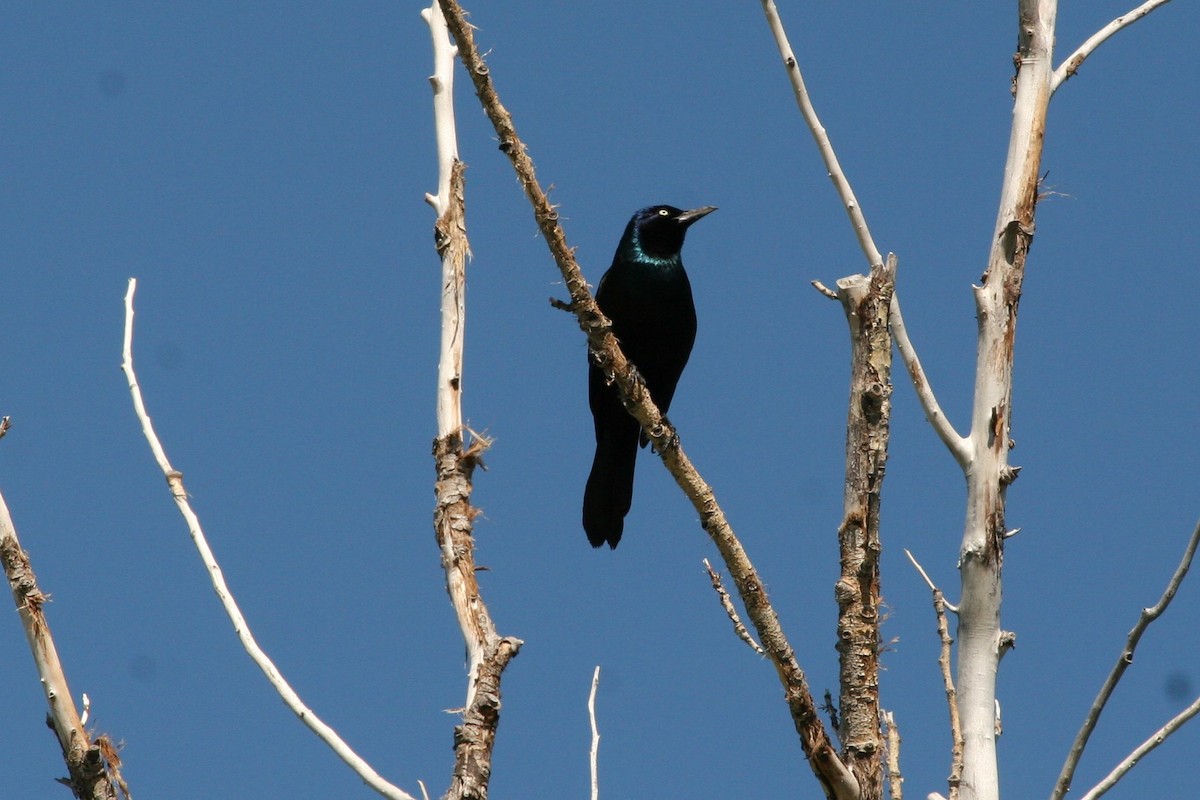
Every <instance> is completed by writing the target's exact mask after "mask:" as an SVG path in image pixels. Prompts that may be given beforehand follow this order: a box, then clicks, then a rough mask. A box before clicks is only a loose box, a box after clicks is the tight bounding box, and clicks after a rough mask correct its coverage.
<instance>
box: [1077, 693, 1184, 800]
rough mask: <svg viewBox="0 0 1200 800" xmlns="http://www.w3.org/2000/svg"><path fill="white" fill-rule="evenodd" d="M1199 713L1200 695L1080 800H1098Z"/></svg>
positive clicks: (1136, 748)
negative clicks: (1097, 799) (1148, 754)
mask: <svg viewBox="0 0 1200 800" xmlns="http://www.w3.org/2000/svg"><path fill="white" fill-rule="evenodd" d="M1197 713H1200V697H1197V698H1196V699H1195V700H1193V701H1192V704H1191V705H1190V706H1188V707H1187V708H1185V709H1184V710H1183V711H1180V712H1179V713H1178V714H1176V715H1175V716H1174V717H1172V718H1171V719H1170V721H1168V722H1167V724H1166V725H1163V726H1162V727H1161V728H1159V729H1158V730H1157V731H1155V732H1154V734H1153V735H1152V736H1151V737H1150V738H1149V739H1147V740H1146V741H1144V742H1142V743H1141V744H1139V745H1138V746H1137V747H1135V748H1134V749H1133V752H1132V753H1130V754H1129V755H1127V756H1126V757H1125V758H1124V759H1123V760H1122V761H1121V763H1120V764H1117V766H1116V767H1114V768H1113V771H1112V772H1110V773H1108V775H1106V776H1105V777H1104V780H1102V781H1100V782H1099V783H1098V784H1096V785H1095V786H1093V787H1092V788H1091V789H1089V790H1088V791H1087V792H1086V793H1085V794H1084V795H1083V796H1082V797H1081V798H1080V800H1096V798H1097V797H1099V796H1100V795H1102V794H1104V793H1105V792H1107V791H1108V790H1109V789H1111V788H1112V787H1113V786H1115V785H1116V784H1117V781H1119V780H1121V778H1123V777H1124V776H1125V773H1126V772H1129V770H1131V769H1133V768H1134V767H1135V766H1137V764H1138V762H1139V761H1141V760H1142V758H1143V757H1145V755H1146V754H1147V753H1149V752H1150V751H1151V750H1153V749H1154V748H1156V747H1158V746H1159V745H1160V744H1162V743H1163V742H1164V741H1166V739H1167V737H1168V736H1170V735H1171V734H1172V733H1174V732H1175V731H1177V730H1179V729H1180V727H1182V726H1183V724H1184V723H1185V722H1187V721H1188V720H1189V719H1191V718H1192V717H1194V716H1196V714H1197Z"/></svg>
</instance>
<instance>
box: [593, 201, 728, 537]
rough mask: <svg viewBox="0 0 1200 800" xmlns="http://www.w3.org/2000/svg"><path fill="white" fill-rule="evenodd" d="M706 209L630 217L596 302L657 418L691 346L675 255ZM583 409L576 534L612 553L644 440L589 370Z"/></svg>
mask: <svg viewBox="0 0 1200 800" xmlns="http://www.w3.org/2000/svg"><path fill="white" fill-rule="evenodd" d="M713 211H716V208H715V207H713V206H704V207H703V208H694V209H692V210H691V211H681V210H679V209H678V208H675V207H674V206H650V207H649V208H643V209H642V210H641V211H639V212H637V213H636V214H634V215H633V219H631V220H629V225H627V226H626V227H625V234H624V235H623V236H622V237H621V243H620V244H619V245H617V253H616V255H615V256H613V263H612V266H611V267H609V268H608V272H606V273H604V277H603V278H601V279H600V288H599V289H597V290H596V302H597V304H599V306H600V310H601V311H603V312H604V316H606V317H608V318H609V320H610V321H611V322H612V331H613V335H614V336H616V337H617V341H619V342H620V343H621V349H622V350H623V351H624V353H625V355H626V357H628V358H629V360H630V361H632V362H633V364H634V366H636V367H637V369H638V372H640V373H641V375H642V378H643V379H644V380H645V381H646V387H647V388H648V389H649V390H650V396H651V397H652V398H654V402H655V403H656V404H657V405H658V408H659V410H661V411H662V412H663V413H664V414H665V413H666V412H667V409H669V408H670V407H671V398H672V397H674V395H675V384H677V383H679V376H680V375H681V374H683V368H684V365H686V364H687V361H688V356H689V355H691V352H692V343H693V342H694V341H695V340H696V307H695V305H694V304H693V303H692V287H691V284H690V283H688V277H687V273H686V272H684V271H683V261H682V259H680V257H679V251H680V249H681V248H682V247H683V235H684V234H685V233H686V232H687V229H688V226H690V225H691V224H692V223H693V222H695V221H696V220H698V219H700V218H701V217H703V216H705V215H706V214H710V213H712V212H713ZM588 404H589V405H590V406H591V408H592V417H593V418H594V419H595V424H596V457H595V459H594V460H593V461H592V472H591V474H590V475H588V481H587V488H586V489H585V490H584V493H583V529H584V530H585V531H586V532H587V537H588V541H589V542H591V543H592V547H600V546H601V545H602V544H604V543H605V542H608V546H609V547H612V548H616V546H617V542H619V541H621V531H622V529H623V528H624V527H625V515H626V514H627V513H629V505H630V503H631V502H632V501H633V467H634V464H635V462H636V460H637V449H638V442H639V439H640V442H641V445H642V446H643V447H645V446H646V442H647V441H648V440H647V438H646V435H645V434H644V433H642V432H641V428H640V427H639V426H638V422H637V420H636V419H634V418H633V417H632V416H630V414H629V412H628V411H626V410H625V407H624V406H623V405H622V404H621V397H620V395H619V394H618V393H617V388H616V387H615V386H611V385H608V384H607V383H606V382H605V379H604V372H603V371H602V370H600V368H599V367H597V366H596V365H595V364H591V365H590V369H589V371H588Z"/></svg>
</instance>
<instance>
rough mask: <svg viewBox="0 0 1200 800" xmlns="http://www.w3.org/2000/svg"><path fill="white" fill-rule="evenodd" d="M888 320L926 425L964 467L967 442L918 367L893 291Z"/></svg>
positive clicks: (968, 453)
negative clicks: (927, 424)
mask: <svg viewBox="0 0 1200 800" xmlns="http://www.w3.org/2000/svg"><path fill="white" fill-rule="evenodd" d="M890 322H891V326H892V336H893V337H894V338H895V340H896V349H897V350H899V351H900V358H901V359H903V361H904V366H905V367H906V368H907V369H908V376H909V378H910V379H911V380H912V385H913V389H915V390H916V392H917V399H918V400H919V401H920V402H921V408H922V409H923V410H924V411H925V419H927V420H929V424H930V425H932V426H933V430H934V431H935V432H936V433H937V435H938V438H940V439H941V440H942V442H943V444H945V445H946V448H947V449H948V450H949V451H950V454H951V455H952V456H954V460H955V461H957V462H958V465H959V466H960V467H962V468H963V469H964V470H965V469H966V468H967V467H968V466H969V465H970V463H971V447H970V441H969V440H968V439H966V438H965V437H963V436H962V435H961V434H959V432H958V431H956V430H955V429H954V425H953V424H951V422H950V419H949V418H948V417H947V416H946V415H945V413H944V412H943V411H942V407H941V405H940V404H939V403H938V400H937V395H935V394H934V393H933V386H932V385H931V384H930V383H929V378H928V377H927V376H926V375H925V369H924V367H922V366H921V359H920V358H918V357H917V350H916V348H915V347H913V344H912V341H911V340H910V339H909V338H908V328H906V327H905V325H904V315H903V314H901V313H900V299H899V297H898V296H897V295H896V294H893V295H892V309H891V318H890Z"/></svg>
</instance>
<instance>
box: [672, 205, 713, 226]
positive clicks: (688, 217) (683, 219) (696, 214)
mask: <svg viewBox="0 0 1200 800" xmlns="http://www.w3.org/2000/svg"><path fill="white" fill-rule="evenodd" d="M716 210H717V207H716V206H701V207H700V208H693V209H692V210H691V211H685V212H683V213H682V214H680V215H679V216H678V217H676V218H675V220H676V222H679V223H681V224H682V225H683V227H685V228H686V227H687V226H689V225H691V224H692V223H693V222H695V221H696V220H698V219H700V218H701V217H704V216H707V215H709V214H711V213H712V212H714V211H716Z"/></svg>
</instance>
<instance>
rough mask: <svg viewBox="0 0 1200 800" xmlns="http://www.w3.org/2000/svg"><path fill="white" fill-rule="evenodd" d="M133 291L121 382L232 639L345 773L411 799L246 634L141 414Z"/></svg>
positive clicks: (178, 478) (132, 282)
mask: <svg viewBox="0 0 1200 800" xmlns="http://www.w3.org/2000/svg"><path fill="white" fill-rule="evenodd" d="M136 289H137V279H136V278H130V279H129V291H127V292H126V293H125V348H124V360H123V361H122V363H121V369H122V370H124V372H125V377H126V378H127V379H128V381H129V392H130V394H131V395H132V397H133V408H134V411H135V412H136V413H137V417H138V420H139V421H140V422H141V424H142V433H143V434H144V435H145V436H146V441H147V443H148V444H149V445H150V450H151V451H152V452H153V453H154V458H155V460H156V461H157V462H158V466H159V468H160V469H161V470H162V471H163V474H164V475H165V476H166V478H167V485H168V486H169V487H170V489H171V497H172V499H173V500H174V501H175V505H176V506H177V507H178V508H179V513H180V514H182V515H183V519H184V521H185V522H186V523H187V527H188V534H189V535H190V536H191V537H192V543H193V544H194V545H195V546H196V550H197V552H199V554H200V560H201V561H203V562H204V568H205V571H206V572H207V573H208V576H209V579H210V580H211V581H212V585H213V589H214V590H215V591H216V593H217V598H218V599H219V600H220V601H221V605H222V607H223V608H224V609H225V613H226V615H227V616H228V617H229V621H230V622H231V623H233V629H234V632H235V633H236V634H237V637H238V640H239V641H240V642H241V643H242V647H243V648H245V650H246V653H247V654H248V655H249V656H250V659H251V660H252V661H253V662H254V663H255V664H257V665H258V668H259V669H260V670H262V672H263V675H265V676H266V678H267V681H268V682H269V683H270V684H271V686H272V687H274V689H275V691H276V692H278V693H279V696H280V698H282V700H283V702H284V704H285V705H287V707H288V708H290V709H291V710H292V713H294V714H295V715H296V716H297V717H299V718H300V721H301V722H303V723H304V724H305V725H307V726H308V727H309V729H310V730H312V732H313V733H315V734H316V735H317V736H318V737H319V738H320V739H321V741H323V742H325V744H327V745H329V748H330V749H331V750H333V752H335V753H336V754H337V755H338V757H339V758H341V759H342V761H344V762H345V763H346V765H347V766H349V767H350V769H352V770H354V772H355V773H356V774H357V775H358V776H359V777H360V778H362V780H363V782H365V783H366V784H367V785H368V786H370V787H371V788H372V789H374V790H375V791H376V792H378V793H379V794H381V795H383V796H384V797H387V798H389V799H390V800H415V798H414V797H413V796H412V795H410V794H408V793H407V792H405V791H404V790H403V789H400V788H398V787H396V786H393V785H392V784H390V783H388V782H387V781H386V780H384V779H383V778H382V777H380V775H379V774H378V773H377V772H375V770H374V769H372V768H371V766H370V765H369V764H368V763H367V762H366V761H364V760H363V759H362V757H360V756H359V755H358V754H357V753H355V752H354V750H352V749H351V748H350V745H348V744H346V742H344V741H343V740H342V738H341V737H340V736H338V734H337V731H335V730H334V729H333V728H331V727H329V726H328V725H326V724H325V723H324V722H323V721H322V720H321V719H320V718H319V717H317V715H316V713H315V712H313V710H312V709H311V708H309V707H308V706H306V705H304V703H303V702H302V701H301V699H300V696H299V695H298V694H296V692H295V690H294V689H292V687H291V685H290V684H289V683H288V682H287V681H286V680H285V679H284V677H283V675H281V674H280V672H279V670H278V669H277V668H276V667H275V664H274V663H273V662H272V661H271V659H270V658H269V657H268V656H267V654H266V653H265V652H263V649H262V648H261V647H259V645H258V642H257V641H256V640H255V639H254V635H253V634H252V633H251V632H250V626H249V625H248V624H247V622H246V618H245V617H244V616H243V615H242V611H241V609H240V608H238V604H237V601H236V600H234V598H233V593H232V592H230V590H229V586H228V584H226V583H225V576H224V574H223V573H222V572H221V565H220V564H218V563H217V559H216V556H214V555H213V552H212V549H211V548H209V546H208V540H207V539H206V538H205V536H204V529H203V528H201V526H200V519H199V517H197V516H196V513H195V512H194V511H192V506H191V503H189V502H188V493H187V490H186V489H184V487H183V473H182V472H180V471H179V470H177V469H175V468H174V467H173V466H171V462H170V461H168V460H167V454H166V452H165V451H164V450H163V446H162V443H161V442H160V441H159V439H158V434H156V433H155V432H154V425H153V423H152V422H151V421H150V415H149V414H147V413H146V405H145V403H144V402H143V400H142V390H141V387H140V386H139V385H138V380H137V375H136V374H135V373H134V370H133V295H134V292H135V291H136Z"/></svg>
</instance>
